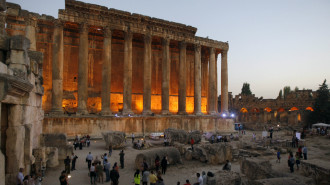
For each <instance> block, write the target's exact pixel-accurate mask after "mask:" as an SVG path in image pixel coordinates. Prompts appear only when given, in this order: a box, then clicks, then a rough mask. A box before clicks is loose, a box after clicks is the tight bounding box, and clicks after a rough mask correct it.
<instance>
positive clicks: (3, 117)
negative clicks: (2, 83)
mask: <svg viewBox="0 0 330 185" xmlns="http://www.w3.org/2000/svg"><path fill="white" fill-rule="evenodd" d="M0 105H1V106H0V110H1V112H0V126H1V127H0V128H1V135H0V136H1V138H0V141H1V154H0V155H1V162H0V164H1V167H0V168H1V171H2V173H1V174H0V175H1V177H2V176H3V177H2V178H1V179H4V175H5V173H6V172H7V171H6V169H7V168H6V167H7V161H8V160H7V157H6V141H7V134H6V131H7V129H8V105H7V104H4V103H0Z"/></svg>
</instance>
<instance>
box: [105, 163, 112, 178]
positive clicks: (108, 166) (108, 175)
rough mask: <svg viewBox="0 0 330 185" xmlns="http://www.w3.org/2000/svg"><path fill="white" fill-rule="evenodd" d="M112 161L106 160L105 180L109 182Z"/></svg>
mask: <svg viewBox="0 0 330 185" xmlns="http://www.w3.org/2000/svg"><path fill="white" fill-rule="evenodd" d="M110 168H111V166H110V162H108V160H107V159H106V160H105V164H104V170H105V182H109V181H110Z"/></svg>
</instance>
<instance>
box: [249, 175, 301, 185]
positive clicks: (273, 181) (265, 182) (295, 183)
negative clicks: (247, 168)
mask: <svg viewBox="0 0 330 185" xmlns="http://www.w3.org/2000/svg"><path fill="white" fill-rule="evenodd" d="M247 184H248V185H279V184H283V185H284V184H290V185H305V184H306V183H304V182H303V181H302V180H300V179H298V178H295V177H281V178H269V179H261V180H255V181H248V183H247Z"/></svg>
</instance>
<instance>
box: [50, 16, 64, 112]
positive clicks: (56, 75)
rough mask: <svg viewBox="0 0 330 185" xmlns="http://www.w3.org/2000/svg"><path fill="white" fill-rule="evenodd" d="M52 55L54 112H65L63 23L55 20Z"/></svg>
mask: <svg viewBox="0 0 330 185" xmlns="http://www.w3.org/2000/svg"><path fill="white" fill-rule="evenodd" d="M53 42H54V43H53V54H52V55H53V57H52V109H51V112H52V113H59V114H60V113H63V109H62V99H63V57H64V55H63V53H64V52H63V47H64V46H63V23H62V22H61V21H60V20H56V21H55V22H54V33H53Z"/></svg>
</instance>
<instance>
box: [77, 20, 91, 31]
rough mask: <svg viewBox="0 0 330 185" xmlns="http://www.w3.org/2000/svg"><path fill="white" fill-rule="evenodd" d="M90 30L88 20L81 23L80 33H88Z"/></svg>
mask: <svg viewBox="0 0 330 185" xmlns="http://www.w3.org/2000/svg"><path fill="white" fill-rule="evenodd" d="M88 31H89V26H88V24H87V23H86V22H82V23H80V25H79V32H80V33H86V32H87V33H88Z"/></svg>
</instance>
